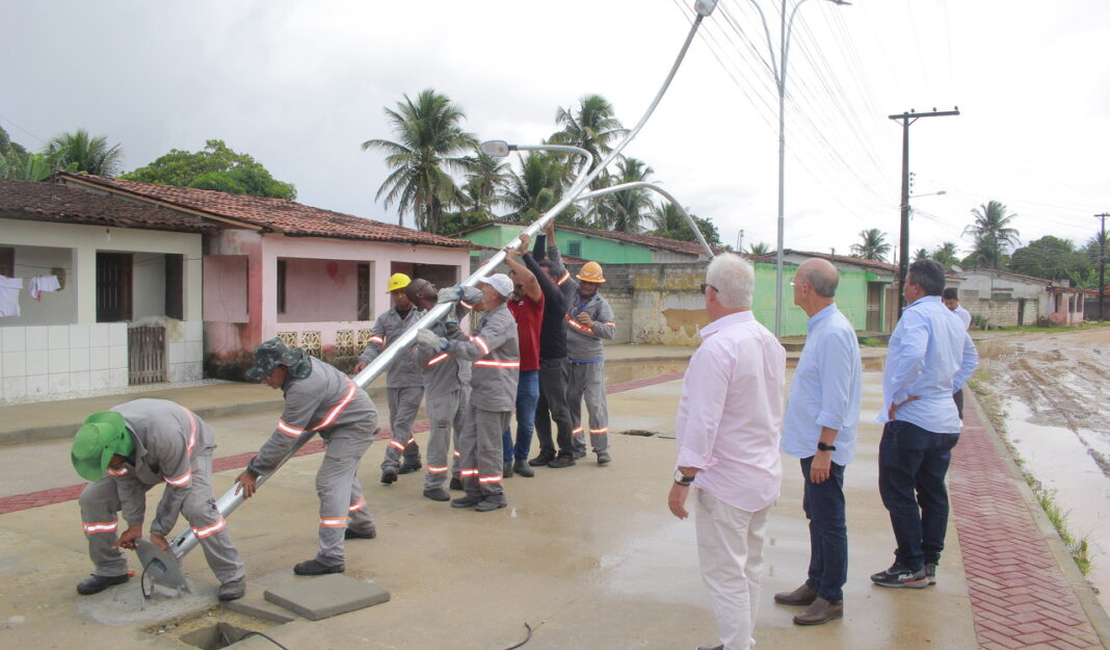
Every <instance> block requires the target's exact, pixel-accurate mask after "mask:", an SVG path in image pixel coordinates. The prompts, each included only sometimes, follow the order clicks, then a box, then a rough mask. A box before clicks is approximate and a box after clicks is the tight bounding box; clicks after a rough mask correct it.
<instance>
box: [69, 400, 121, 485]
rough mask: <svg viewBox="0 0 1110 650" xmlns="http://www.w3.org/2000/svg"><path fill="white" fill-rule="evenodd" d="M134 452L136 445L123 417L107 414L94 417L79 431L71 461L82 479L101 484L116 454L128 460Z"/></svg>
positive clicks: (87, 420) (96, 414) (101, 413)
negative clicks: (100, 481)
mask: <svg viewBox="0 0 1110 650" xmlns="http://www.w3.org/2000/svg"><path fill="white" fill-rule="evenodd" d="M133 451H135V441H134V440H132V439H131V434H130V433H128V431H127V426H126V424H124V421H123V416H122V415H120V414H119V413H116V412H115V411H103V412H100V413H93V414H92V415H90V416H89V417H88V418H87V419H86V420H85V423H84V424H82V425H81V428H80V429H78V430H77V435H76V436H75V437H74V438H73V448H72V449H71V450H70V453H69V458H70V461H71V462H72V463H73V469H75V470H77V473H78V474H80V475H81V478H83V479H85V480H87V481H99V480H100V479H101V478H103V476H104V472H105V471H107V469H108V463H109V462H111V460H112V455H113V454H119V455H120V456H128V455H130V454H131V452H133Z"/></svg>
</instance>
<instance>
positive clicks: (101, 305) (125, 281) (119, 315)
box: [96, 253, 131, 323]
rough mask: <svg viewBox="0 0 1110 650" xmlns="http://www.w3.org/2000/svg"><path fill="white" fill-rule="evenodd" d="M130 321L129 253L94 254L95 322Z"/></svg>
mask: <svg viewBox="0 0 1110 650" xmlns="http://www.w3.org/2000/svg"><path fill="white" fill-rule="evenodd" d="M129 320H131V253H97V254H96V322H98V323H117V322H119V321H129Z"/></svg>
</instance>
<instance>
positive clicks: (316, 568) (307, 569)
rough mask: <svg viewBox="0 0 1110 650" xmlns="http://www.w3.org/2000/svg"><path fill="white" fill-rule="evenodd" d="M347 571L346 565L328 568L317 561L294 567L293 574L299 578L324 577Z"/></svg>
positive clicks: (298, 564)
mask: <svg viewBox="0 0 1110 650" xmlns="http://www.w3.org/2000/svg"><path fill="white" fill-rule="evenodd" d="M346 570H347V566H346V565H345V564H336V565H333V566H328V565H326V564H320V563H319V562H317V561H316V560H305V561H304V562H299V563H297V564H295V565H293V573H296V574H297V575H299V576H322V575H327V574H329V573H343V572H344V571H346Z"/></svg>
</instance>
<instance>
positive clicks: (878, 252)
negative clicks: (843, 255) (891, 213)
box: [852, 228, 891, 262]
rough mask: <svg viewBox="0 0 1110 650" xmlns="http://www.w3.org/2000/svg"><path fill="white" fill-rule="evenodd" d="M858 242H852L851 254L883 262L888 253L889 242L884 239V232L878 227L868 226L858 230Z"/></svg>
mask: <svg viewBox="0 0 1110 650" xmlns="http://www.w3.org/2000/svg"><path fill="white" fill-rule="evenodd" d="M859 237H860V243H858V244H852V255H853V256H855V257H861V258H863V259H865V260H871V261H873V262H885V261H886V256H887V255H888V254H890V248H891V246H890V244H889V243H887V241H886V233H884V232H882V231H881V230H879V229H878V228H869V229H867V230H861V231H860V232H859Z"/></svg>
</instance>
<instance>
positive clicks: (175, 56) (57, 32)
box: [0, 0, 1110, 253]
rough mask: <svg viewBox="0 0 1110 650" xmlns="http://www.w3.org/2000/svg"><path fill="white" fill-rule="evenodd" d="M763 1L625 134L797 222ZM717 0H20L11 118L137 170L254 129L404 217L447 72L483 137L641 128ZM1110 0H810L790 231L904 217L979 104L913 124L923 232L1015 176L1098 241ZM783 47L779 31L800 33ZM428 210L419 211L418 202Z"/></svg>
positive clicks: (371, 205) (1021, 188)
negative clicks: (371, 147)
mask: <svg viewBox="0 0 1110 650" xmlns="http://www.w3.org/2000/svg"><path fill="white" fill-rule="evenodd" d="M753 2H758V3H759V4H760V5H761V6H762V7H763V10H764V11H765V12H767V19H768V21H769V24H770V27H771V33H772V35H775V36H776V37H777V33H778V28H777V24H778V14H777V10H776V9H775V7H776V6H777V5H778V2H776V1H772V0H721V2H720V5H719V8H718V10H717V12H716V13H715V14H714V15H713V16H712V17H711V18H709V19H708V20H707V21H706V23H705V24H704V26H703V27H702V30H701V32H700V33H699V36H698V38H697V39H696V40H695V42H694V44H693V46H692V48H691V51H690V54H689V56H688V57H687V59H686V62H685V63H684V64H683V67H682V68H681V69H680V71H679V73H678V76H677V78H676V80H675V82H674V84H673V85H672V87H671V89H670V91H669V94H668V95H667V96H666V98H665V99H664V100H663V103H662V104H661V105H660V107H659V109H658V111H657V112H656V114H655V116H654V117H653V118H652V119H651V121H649V122H648V124H647V126H646V127H645V128H644V130H643V131H642V132H641V134H640V136H639V137H638V138H637V139H636V140H634V141H633V142H632V143H631V144H630V145H629V146H628V148H627V149H626V150H625V153H626V154H627V155H630V156H635V157H637V158H640V159H642V160H644V161H645V162H646V163H647V164H648V165H650V166H651V167H652V168H653V169H654V172H655V173H654V175H653V177H652V178H653V179H654V180H656V181H659V182H661V183H663V184H664V186H665V187H666V188H667V189H668V190H669V191H670V192H671V193H673V194H674V195H675V196H676V197H677V198H678V199H679V200H681V201H682V202H683V203H684V204H685V205H686V206H687V207H688V208H690V209H691V210H692V211H693V212H694V213H696V214H698V215H701V216H705V217H711V218H712V219H713V220H714V222H715V223H716V224H717V226H718V228H719V229H720V230H721V233H722V238H723V239H724V240H725V241H726V242H728V243H733V244H735V242H736V239H737V235H738V233H739V231H740V230H741V229H743V231H744V244H745V246H746V245H747V244H750V243H751V242H753V241H763V242H768V243H773V242H774V240H775V231H776V225H775V222H776V220H775V215H776V210H777V160H778V159H777V155H778V154H777V151H778V149H777V94H776V91H775V87H774V84H773V82H772V81H771V78H770V73H769V72H768V70H767V67H766V62H767V60H768V58H769V57H768V54H767V43H766V40H765V37H764V35H763V28H762V26H761V23H760V21H759V14H758V13H756V12H755V11H754V9H753ZM690 5H692V0H562V1H560V2H536V1H522V0H488V1H483V0H469V1H465V2H464V1H460V0H423V1H421V2H382V1H366V0H350V1H340V0H334V1H326V0H315V1H312V2H307V1H301V2H297V1H294V0H190V1H189V2H184V1H170V0H166V1H162V2H149V1H147V0H142V1H140V0H132V1H128V2H124V1H120V0H101V1H100V2H87V1H86V0H53V1H51V2H41V1H34V0H10V1H8V2H5V3H4V4H3V8H2V9H0V22H2V23H3V24H4V25H5V29H4V32H5V34H4V44H5V48H4V50H5V52H4V55H3V56H0V79H2V80H3V81H2V83H3V86H2V90H0V125H2V126H3V127H4V128H5V129H6V130H7V131H8V132H9V134H10V135H11V137H12V138H13V139H14V140H15V141H17V142H19V143H21V144H23V145H24V146H27V147H28V148H32V149H38V148H39V147H41V146H42V144H43V143H44V141H45V140H47V139H48V138H50V137H51V136H52V135H54V134H56V133H59V132H62V131H67V130H74V129H77V128H86V129H88V130H89V131H90V132H91V133H93V134H99V135H105V136H107V138H108V140H109V141H110V142H113V143H119V144H120V145H122V147H123V150H124V169H125V170H130V169H133V168H135V167H139V166H142V165H145V164H147V163H149V162H150V161H152V160H154V159H155V158H157V157H158V156H160V155H162V154H164V153H166V152H167V151H169V150H170V149H171V148H179V149H186V150H198V149H200V148H201V147H203V145H204V141H205V140H206V139H210V138H218V139H223V140H224V141H226V143H227V144H228V145H229V146H230V147H232V148H233V149H235V150H236V151H240V152H245V153H249V154H251V155H252V156H254V157H255V158H256V159H257V160H259V161H260V162H261V163H263V164H264V165H265V166H266V167H267V168H268V169H269V170H270V171H271V172H272V173H273V174H274V176H275V177H276V178H278V179H280V180H283V181H289V182H292V183H294V184H295V185H296V187H297V192H298V200H299V201H301V202H303V203H306V204H309V205H313V206H317V207H323V208H329V209H333V210H338V211H341V212H347V213H351V214H356V215H359V216H364V217H370V218H373V219H379V220H388V221H396V219H397V215H396V212H395V211H394V210H393V209H389V208H386V207H385V206H384V205H382V204H381V203H379V202H378V201H376V200H375V198H374V195H375V192H376V191H377V189H378V187H379V186H380V184H381V182H382V180H383V178H384V177H385V174H386V168H385V166H384V164H383V162H382V159H381V155H380V154H378V153H375V152H372V151H371V152H364V151H362V150H361V149H360V147H359V144H360V143H361V142H362V141H364V140H367V139H370V138H386V139H392V138H393V134H392V133H390V131H389V129H388V125H387V123H386V121H385V118H384V116H383V114H382V108H383V107H385V106H389V107H393V106H395V104H396V103H397V102H398V101H399V100H401V98H402V95H404V94H408V95H409V96H411V97H415V95H416V94H418V93H419V92H420V91H421V90H423V89H425V88H434V89H436V90H437V91H439V92H441V93H444V94H446V95H447V96H448V97H450V98H451V99H452V100H453V101H455V102H456V103H457V104H459V105H460V106H461V107H462V108H463V109H464V110H465V112H466V115H467V119H466V121H465V123H464V126H465V128H467V129H468V130H469V131H471V132H473V133H474V134H475V135H476V136H477V137H478V138H479V139H494V138H498V139H506V140H509V141H511V142H519V143H538V142H539V141H540V140H541V139H543V138H546V137H547V136H549V135H550V134H551V133H552V132H553V131H555V130H556V126H555V122H554V116H555V111H556V108H557V107H558V106H564V107H570V106H573V105H575V104H576V102H577V100H578V98H579V97H581V96H583V95H586V94H590V93H598V94H601V95H603V96H605V97H606V98H607V99H609V100H610V101H611V102H612V103H613V104H614V105H615V107H616V110H617V114H618V117H619V118H620V119H621V120H622V121H623V122H624V123H625V124H626V125H627V126H631V125H633V124H635V123H636V121H637V120H639V118H640V115H641V114H642V113H643V111H644V110H645V109H646V107H647V105H648V103H649V102H650V100H651V98H652V97H653V96H654V94H655V92H656V91H657V89H658V87H659V84H660V82H661V81H662V79H663V77H664V75H665V73H666V71H667V69H668V68H669V66H670V64H671V62H672V61H673V59H674V57H675V55H676V54H677V52H678V49H679V47H680V46H681V43H682V40H683V38H684V37H685V35H686V33H687V31H688V29H689V25H690V15H691V10H690ZM1107 43H1110V2H1106V0H1059V1H1058V2H1043V1H1041V2H1033V1H1031V0H1008V1H1005V2H1004V1H1002V0H958V1H957V0H855V4H853V5H851V6H836V5H834V4H832V3H830V2H824V1H822V0H812V1H810V2H806V3H805V5H804V6H803V7H802V8H801V10H800V11H799V12H798V18H797V20H796V22H795V26H794V33H793V42H792V46H791V47H792V49H791V52H790V60H789V68H788V80H787V90H788V93H789V95H790V97H789V98H788V103H787V117H786V121H787V133H786V141H787V160H786V246H787V247H789V248H797V249H808V250H824V251H827V250H829V249H830V248H835V249H836V251H837V252H838V253H847V252H848V250H849V247H850V246H851V245H852V244H853V243H856V242H857V241H858V232H859V231H860V230H862V229H865V228H880V229H881V230H883V231H885V232H887V233H888V239H889V240H890V241H891V242H896V241H897V239H898V214H899V213H898V205H899V192H900V182H901V181H900V179H901V146H902V132H901V127H900V125H899V124H897V123H895V122H894V121H891V120H890V119H888V118H887V116H888V115H891V114H895V113H901V112H903V111H906V110H909V109H911V108H913V109H916V110H917V111H919V112H921V111H928V110H931V109H932V108H933V107H936V108H937V109H938V110H949V109H951V108H952V107H953V106H956V105H958V106H959V109H960V111H961V113H962V114H961V115H960V116H958V117H936V118H928V119H921V120H919V121H918V122H917V123H916V124H914V125H913V126H912V127H911V128H910V168H911V170H912V171H914V172H915V175H916V180H915V185H914V188H913V192H914V194H930V193H934V192H938V191H941V190H943V191H945V192H946V194H945V195H943V196H935V195H934V196H921V197H920V198H917V199H915V200H913V201H912V203H913V205H914V208H915V216H914V220H913V222H912V227H911V248H912V249H917V248H920V247H927V248H932V247H934V246H936V245H937V244H939V243H940V242H941V241H945V240H949V241H955V242H957V243H958V244H959V245H960V248H961V250H962V251H966V250H967V248H968V246H969V243H970V242H969V240H968V239H967V238H963V237H961V231H962V230H963V228H964V226H966V225H967V223H968V222H969V221H970V219H971V217H970V214H969V213H970V210H971V209H972V208H974V207H976V206H978V205H980V204H982V203H985V202H987V201H989V200H998V201H1001V202H1003V203H1005V204H1006V205H1007V206H1008V208H1009V209H1010V211H1011V212H1013V213H1016V214H1018V217H1017V219H1016V220H1015V222H1014V225H1015V226H1016V227H1017V228H1018V230H1019V231H1020V233H1021V239H1022V241H1023V242H1026V241H1029V240H1031V239H1036V238H1037V237H1040V236H1043V235H1045V234H1054V235H1057V236H1061V237H1066V238H1070V239H1073V240H1075V241H1076V242H1077V243H1079V244H1082V243H1084V242H1086V241H1087V239H1089V238H1090V237H1091V236H1092V235H1093V234H1094V233H1095V230H1096V227H1097V225H1098V221H1097V220H1096V219H1095V218H1093V216H1092V215H1094V214H1095V213H1098V212H1107V211H1110V192H1108V191H1107V189H1108V188H1110V185H1108V183H1107V179H1106V169H1107V163H1106V151H1107V149H1108V147H1107V144H1108V143H1110V111H1108V108H1107V107H1110V74H1108V72H1110V57H1108V56H1107V55H1106V49H1105V48H1106V44H1107ZM774 47H775V48H776V51H777V43H776V44H775V46H774ZM408 225H411V222H410V223H409V224H408Z"/></svg>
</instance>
